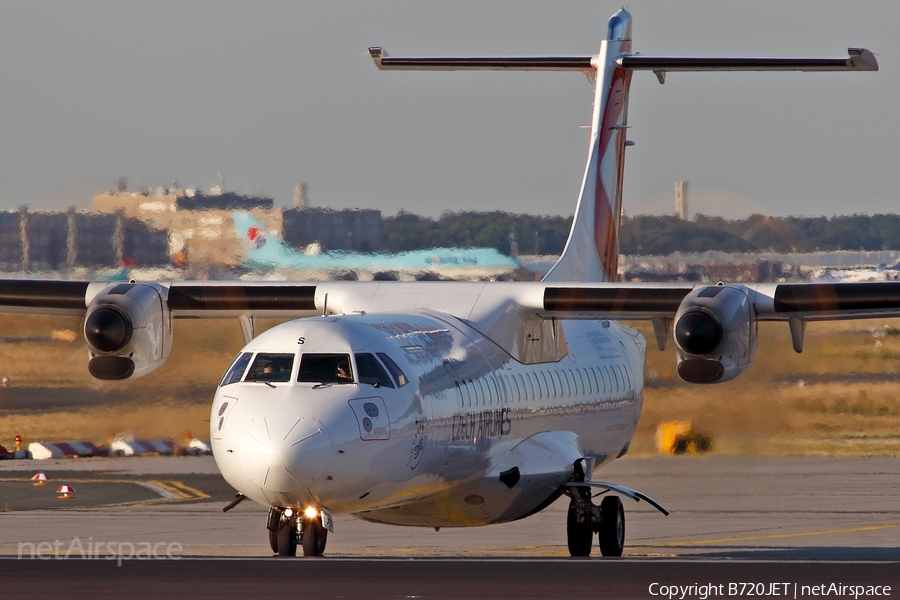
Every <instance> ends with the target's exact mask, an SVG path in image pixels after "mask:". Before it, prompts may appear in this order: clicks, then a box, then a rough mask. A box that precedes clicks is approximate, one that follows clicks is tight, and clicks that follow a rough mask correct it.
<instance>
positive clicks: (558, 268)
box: [369, 9, 878, 282]
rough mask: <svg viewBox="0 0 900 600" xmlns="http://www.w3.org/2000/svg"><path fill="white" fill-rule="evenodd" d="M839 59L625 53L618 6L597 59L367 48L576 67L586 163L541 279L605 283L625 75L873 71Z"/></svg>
mask: <svg viewBox="0 0 900 600" xmlns="http://www.w3.org/2000/svg"><path fill="white" fill-rule="evenodd" d="M847 52H848V56H846V57H838V58H818V57H814V58H790V57H743V56H726V57H707V56H650V55H642V54H632V53H631V14H630V13H629V12H628V11H627V10H625V9H621V10H619V11H618V12H616V13H615V14H614V15H613V16H612V17H611V18H610V19H609V23H608V24H607V30H606V39H605V40H603V41H602V42H601V44H600V53H599V54H597V55H596V56H561V55H554V56H468V57H460V56H454V57H394V56H388V54H387V53H386V52H385V51H384V49H383V48H380V47H372V48H369V54H370V56H371V57H372V60H374V61H375V65H376V66H377V67H378V68H379V69H381V70H395V69H397V70H427V71H456V70H475V69H490V70H497V71H508V70H522V71H583V72H584V73H586V74H587V76H588V80H590V81H592V82H593V83H595V85H596V88H595V90H594V113H593V118H592V120H591V142H590V147H589V150H588V163H587V167H586V168H585V172H584V180H583V182H582V184H581V194H580V196H579V198H578V205H577V206H576V208H575V220H574V221H573V223H572V229H571V231H570V232H569V239H568V241H567V242H566V246H565V249H564V250H563V253H562V256H561V257H560V258H559V261H557V263H556V264H555V265H554V266H553V268H552V269H550V272H549V273H547V276H546V277H544V280H545V281H585V282H591V281H610V280H614V279H616V277H617V274H618V273H617V271H618V262H619V224H620V221H621V216H622V176H623V173H624V166H625V146H626V142H625V129H626V128H627V127H628V125H627V122H628V89H629V87H630V85H631V74H632V72H633V71H637V70H647V71H653V73H655V74H656V77H657V79H658V80H659V82H660V83H665V81H666V73H667V72H668V71H877V70H878V62H877V60H876V59H875V56H874V55H873V54H872V53H871V52H869V51H868V50H866V49H864V48H849V49H848V51H847Z"/></svg>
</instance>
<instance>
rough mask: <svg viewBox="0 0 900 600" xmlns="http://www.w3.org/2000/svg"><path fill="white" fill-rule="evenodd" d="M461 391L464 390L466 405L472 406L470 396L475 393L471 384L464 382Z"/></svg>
mask: <svg viewBox="0 0 900 600" xmlns="http://www.w3.org/2000/svg"><path fill="white" fill-rule="evenodd" d="M463 389H464V390H466V391H465V394H464V395H465V397H466V402H467V403H468V404H467V405H468V406H472V396H473V395H474V394H475V391H474V390H473V389H472V382H471V381H464V382H463Z"/></svg>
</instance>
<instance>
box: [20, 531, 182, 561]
mask: <svg viewBox="0 0 900 600" xmlns="http://www.w3.org/2000/svg"><path fill="white" fill-rule="evenodd" d="M182 550H184V547H183V546H182V545H181V544H180V543H178V542H156V543H150V542H138V543H137V544H133V543H131V542H99V541H98V542H95V541H94V538H92V537H89V538H88V539H87V540H86V541H85V542H82V541H81V538H80V537H74V538H72V540H71V541H70V540H54V541H52V542H38V543H34V542H19V559H23V558H30V559H35V558H37V559H40V560H51V559H57V560H59V559H65V558H81V559H85V560H101V559H105V560H115V561H116V564H117V565H118V566H120V567H121V566H122V562H123V561H126V560H163V559H169V560H178V559H179V558H181V556H180V553H181V551H182Z"/></svg>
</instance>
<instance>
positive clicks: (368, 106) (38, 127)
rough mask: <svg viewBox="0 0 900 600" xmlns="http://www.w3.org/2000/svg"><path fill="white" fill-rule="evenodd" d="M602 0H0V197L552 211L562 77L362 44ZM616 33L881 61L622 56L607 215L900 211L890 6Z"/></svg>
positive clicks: (582, 100)
mask: <svg viewBox="0 0 900 600" xmlns="http://www.w3.org/2000/svg"><path fill="white" fill-rule="evenodd" d="M619 6H620V3H617V2H607V1H592V2H586V1H577V2H576V1H567V2H538V1H534V0H515V1H512V0H510V1H502V2H501V1H497V2H488V1H485V0H478V1H459V0H455V1H453V2H423V1H420V0H416V1H394V0H391V1H384V0H380V1H379V2H252V3H251V2H222V1H202V2H201V1H190V0H187V1H179V2H174V1H171V2H120V1H118V0H116V1H109V2H99V1H95V0H82V1H81V2H52V3H49V2H12V1H7V2H3V3H2V4H0V73H2V78H3V86H2V88H3V96H2V97H3V102H2V113H0V173H2V180H0V210H10V209H15V208H17V207H19V206H21V205H23V204H27V205H29V206H30V207H32V208H62V207H67V206H76V207H79V208H87V207H88V206H89V205H90V198H91V196H92V195H93V194H94V193H97V192H99V191H102V190H104V189H108V188H111V187H112V185H113V182H114V181H115V180H116V178H118V177H120V176H124V177H127V178H128V179H129V182H130V187H131V188H134V187H136V186H137V184H143V185H147V186H151V187H156V186H167V185H169V184H171V183H173V182H175V181H177V182H178V183H179V184H180V185H181V186H182V187H186V186H196V187H198V188H207V187H209V186H211V185H213V184H215V183H216V178H217V174H219V173H222V174H223V175H224V176H225V186H226V188H227V189H230V190H234V191H239V192H244V193H258V192H264V193H267V194H269V195H272V196H274V197H275V198H276V201H277V202H278V203H280V204H289V203H290V201H291V196H292V187H293V183H294V182H295V181H298V180H301V179H302V180H306V181H307V182H308V183H309V190H310V199H311V201H312V204H313V205H315V206H330V207H333V208H342V207H365V208H378V209H381V210H382V211H383V212H384V213H386V214H393V213H395V212H396V211H397V210H399V209H406V210H410V211H413V212H418V213H423V214H429V215H435V216H436V215H438V214H440V213H441V212H442V211H445V210H489V209H498V210H508V211H513V212H529V213H538V214H563V215H568V214H571V213H572V211H573V209H574V205H575V200H576V196H577V193H578V189H579V186H580V183H581V177H582V174H583V169H584V160H585V157H586V149H587V136H588V133H587V130H585V129H582V128H581V126H583V125H587V124H588V123H589V119H590V110H591V100H592V97H591V94H592V89H591V86H590V85H589V84H588V83H587V81H586V78H585V77H584V76H583V75H581V74H576V73H496V72H483V73H482V72H478V73H474V72H458V73H447V72H438V73H416V72H380V71H378V70H377V69H376V68H375V67H374V65H373V64H372V62H371V60H370V59H369V58H368V56H367V54H366V48H367V47H368V46H371V45H382V46H384V47H385V48H386V49H387V50H388V51H389V52H390V53H391V54H394V55H402V54H407V55H412V54H419V55H423V54H465V53H470V54H479V53H483V54H504V53H506V54H516V53H519V54H540V53H550V52H553V53H594V52H596V51H597V49H598V47H599V41H600V39H601V38H602V37H603V34H604V32H605V29H606V21H607V19H608V18H609V16H610V15H611V14H612V13H613V12H615V10H616V9H618V8H619ZM628 6H629V10H630V11H631V12H632V14H633V16H634V44H633V47H634V50H635V51H639V52H643V53H647V54H649V53H654V54H686V53H694V54H713V55H714V54H756V55H824V56H841V55H844V53H845V51H846V48H847V47H848V46H864V47H867V48H869V49H871V50H872V51H874V52H875V53H877V54H878V55H879V62H880V65H881V71H880V72H878V73H691V74H678V73H674V74H670V75H669V77H668V80H667V82H666V84H665V85H664V86H660V85H659V84H658V83H657V81H656V78H655V77H654V76H653V74H652V73H649V72H638V73H635V76H634V80H633V84H632V91H631V104H630V107H629V122H630V125H632V126H633V128H632V129H631V130H629V138H630V139H632V140H634V141H635V142H636V146H634V147H632V148H630V149H629V151H628V159H627V161H626V169H625V173H626V182H625V210H626V212H627V213H629V214H636V213H641V212H645V213H646V212H649V213H666V212H671V211H672V210H673V209H672V196H673V181H674V180H676V179H686V180H688V181H689V182H690V185H691V192H692V195H691V202H692V206H691V209H692V212H696V211H700V212H704V213H707V214H719V215H723V216H727V217H734V216H739V215H746V214H749V213H751V212H764V213H770V214H781V215H833V214H849V213H854V212H861V213H870V214H872V213H877V212H887V211H897V210H900V206H898V202H897V198H898V197H900V181H898V179H900V176H898V174H900V165H898V157H900V120H898V118H897V116H896V112H897V105H898V99H900V75H898V71H897V65H898V57H900V36H898V35H897V30H898V28H900V2H895V1H887V0H884V1H879V2H859V3H848V2H846V1H842V2H837V1H820V0H817V1H815V2H813V1H796V2H784V1H778V2H775V1H760V0H755V1H754V2H722V1H721V0H708V1H696V2H650V1H648V0H638V1H631V2H629V3H628Z"/></svg>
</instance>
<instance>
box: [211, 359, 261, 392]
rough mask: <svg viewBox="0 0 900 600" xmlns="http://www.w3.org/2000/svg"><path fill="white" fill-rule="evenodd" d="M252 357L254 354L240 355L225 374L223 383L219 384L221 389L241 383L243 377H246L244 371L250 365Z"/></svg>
mask: <svg viewBox="0 0 900 600" xmlns="http://www.w3.org/2000/svg"><path fill="white" fill-rule="evenodd" d="M252 356H253V353H252V352H241V353H240V354H238V355H237V358H235V359H234V362H233V363H231V366H230V367H228V371H226V372H225V377H223V378H222V383H220V384H219V387H222V386H223V385H230V384H232V383H237V382H238V381H240V380H241V377H243V376H244V371H246V370H247V365H249V364H250V357H252Z"/></svg>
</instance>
